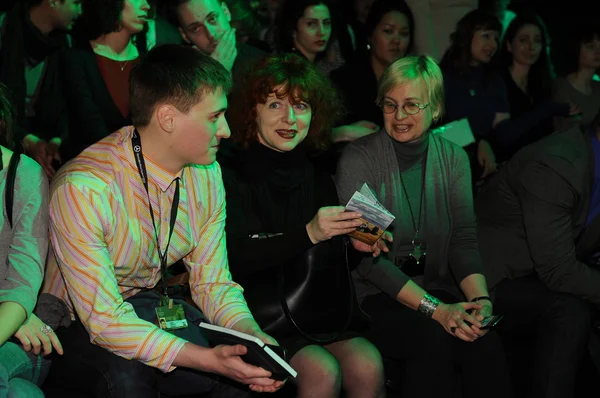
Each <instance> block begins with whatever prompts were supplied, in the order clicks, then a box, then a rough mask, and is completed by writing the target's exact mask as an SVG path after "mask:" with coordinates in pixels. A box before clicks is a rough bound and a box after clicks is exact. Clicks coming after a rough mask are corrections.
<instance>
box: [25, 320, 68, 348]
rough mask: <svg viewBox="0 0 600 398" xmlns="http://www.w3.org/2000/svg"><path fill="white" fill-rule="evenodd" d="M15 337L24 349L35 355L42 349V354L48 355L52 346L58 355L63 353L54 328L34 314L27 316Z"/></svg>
mask: <svg viewBox="0 0 600 398" xmlns="http://www.w3.org/2000/svg"><path fill="white" fill-rule="evenodd" d="M15 337H16V338H17V339H19V341H20V342H21V344H22V345H23V349H24V350H25V351H32V352H33V353H34V354H35V355H39V354H40V352H42V350H43V354H44V355H48V354H50V353H51V352H52V347H54V349H55V350H56V352H58V353H59V354H60V355H62V354H63V349H62V345H61V344H60V341H59V340H58V337H57V336H56V333H54V330H52V328H51V327H50V326H48V325H46V324H45V323H44V322H42V321H41V320H40V318H38V317H37V316H35V314H31V315H30V316H29V319H27V322H25V323H24V324H23V325H22V326H21V327H20V328H19V330H17V333H15Z"/></svg>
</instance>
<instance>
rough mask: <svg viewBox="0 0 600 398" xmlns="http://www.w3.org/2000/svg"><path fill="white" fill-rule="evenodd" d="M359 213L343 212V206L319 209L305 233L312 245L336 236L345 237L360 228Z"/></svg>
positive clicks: (307, 225)
mask: <svg viewBox="0 0 600 398" xmlns="http://www.w3.org/2000/svg"><path fill="white" fill-rule="evenodd" d="M360 217H361V214H360V213H357V212H354V211H349V212H345V211H344V206H329V207H321V208H320V209H319V211H317V214H315V216H314V217H313V219H312V220H310V222H309V223H308V224H306V232H307V233H308V237H309V238H310V241H311V242H312V243H313V244H315V245H316V244H317V243H319V242H323V241H325V240H328V239H331V238H332V237H334V236H337V235H345V234H349V233H350V232H352V231H354V230H355V229H356V227H358V226H360V224H361V221H360V220H359V218H360Z"/></svg>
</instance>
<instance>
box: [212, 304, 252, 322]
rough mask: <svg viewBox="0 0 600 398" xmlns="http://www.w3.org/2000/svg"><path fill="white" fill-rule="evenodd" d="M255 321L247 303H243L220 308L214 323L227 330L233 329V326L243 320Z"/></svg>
mask: <svg viewBox="0 0 600 398" xmlns="http://www.w3.org/2000/svg"><path fill="white" fill-rule="evenodd" d="M248 318H251V319H254V317H253V316H252V314H251V313H250V310H249V309H248V306H247V305H246V302H243V303H235V302H234V303H230V304H226V305H224V306H223V307H221V308H220V310H219V312H217V314H215V319H213V323H214V324H216V325H219V326H223V327H226V328H231V327H232V326H233V325H235V324H236V323H238V322H239V321H241V320H242V319H248Z"/></svg>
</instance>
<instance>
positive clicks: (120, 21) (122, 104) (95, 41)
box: [61, 0, 150, 161]
mask: <svg viewBox="0 0 600 398" xmlns="http://www.w3.org/2000/svg"><path fill="white" fill-rule="evenodd" d="M149 11H150V6H149V5H148V2H147V0H89V1H86V2H84V3H83V15H82V18H81V19H80V21H79V23H80V24H81V27H82V30H83V31H84V33H85V36H86V38H87V39H89V42H86V43H82V45H81V47H82V48H72V49H70V50H69V51H67V52H66V54H65V57H64V59H63V63H62V67H63V70H64V92H65V96H66V100H67V109H68V112H69V144H68V145H66V147H65V148H63V150H64V152H65V155H64V156H63V161H64V160H68V159H71V158H73V157H75V156H77V155H78V154H79V153H80V152H81V151H82V150H84V149H85V148H87V147H88V146H90V145H92V144H94V143H95V142H97V141H99V140H101V139H102V138H104V137H106V136H107V135H109V134H111V133H113V132H114V131H116V130H118V129H120V128H121V127H123V126H126V125H129V124H131V121H130V120H129V74H130V72H131V70H132V69H133V67H134V66H135V65H136V64H137V63H138V61H139V57H140V54H141V53H143V52H144V51H145V48H146V45H145V40H139V41H138V42H137V44H138V46H139V47H136V45H135V44H134V40H133V35H135V34H137V33H140V32H142V31H143V30H144V26H145V25H146V20H147V18H148V12H149ZM61 153H62V152H61Z"/></svg>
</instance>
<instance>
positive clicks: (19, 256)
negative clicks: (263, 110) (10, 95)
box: [0, 84, 62, 398]
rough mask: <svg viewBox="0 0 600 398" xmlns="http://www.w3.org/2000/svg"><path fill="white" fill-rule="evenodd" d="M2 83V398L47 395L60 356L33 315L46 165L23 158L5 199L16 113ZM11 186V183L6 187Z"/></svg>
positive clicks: (41, 255)
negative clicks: (54, 356) (51, 357)
mask: <svg viewBox="0 0 600 398" xmlns="http://www.w3.org/2000/svg"><path fill="white" fill-rule="evenodd" d="M6 95H7V92H6V88H5V87H4V86H3V85H1V84H0V141H1V145H2V146H0V151H1V155H0V208H1V209H2V217H1V218H0V226H1V227H0V258H1V259H2V260H1V261H0V397H2V398H4V397H28V398H36V397H43V396H44V394H43V393H42V391H41V390H40V389H39V388H38V387H39V386H40V385H41V384H42V383H43V382H44V379H45V378H46V375H47V374H48V370H49V366H50V361H48V360H46V359H44V357H43V356H42V355H41V354H42V353H43V354H44V355H47V354H49V353H50V352H52V347H53V346H54V348H55V349H56V351H57V352H58V353H59V354H62V347H61V345H60V342H59V341H58V338H57V337H56V334H54V331H53V330H52V328H51V327H49V326H47V325H46V324H45V323H43V322H42V321H41V320H40V319H39V318H38V317H37V316H36V315H35V314H33V309H34V307H35V306H36V301H37V297H38V291H39V289H40V286H41V284H42V279H43V275H44V265H45V262H46V253H47V249H48V180H47V178H46V176H45V175H44V172H43V170H42V167H41V166H40V165H39V164H38V163H36V162H35V161H34V160H32V159H31V158H29V157H27V156H25V155H21V159H20V161H19V163H18V165H17V169H16V175H15V177H14V180H13V181H14V182H13V192H14V193H13V202H12V206H10V205H9V206H7V204H6V201H5V198H6V197H7V196H6V194H7V192H6V189H8V187H7V182H8V168H9V164H10V161H11V158H12V157H13V156H19V155H18V154H13V152H12V151H10V150H8V149H7V148H6V147H7V146H8V144H9V143H10V142H11V136H12V126H13V120H14V117H15V112H14V110H13V108H12V105H11V103H10V102H9V100H8V99H7V96H6ZM8 185H10V184H8Z"/></svg>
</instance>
